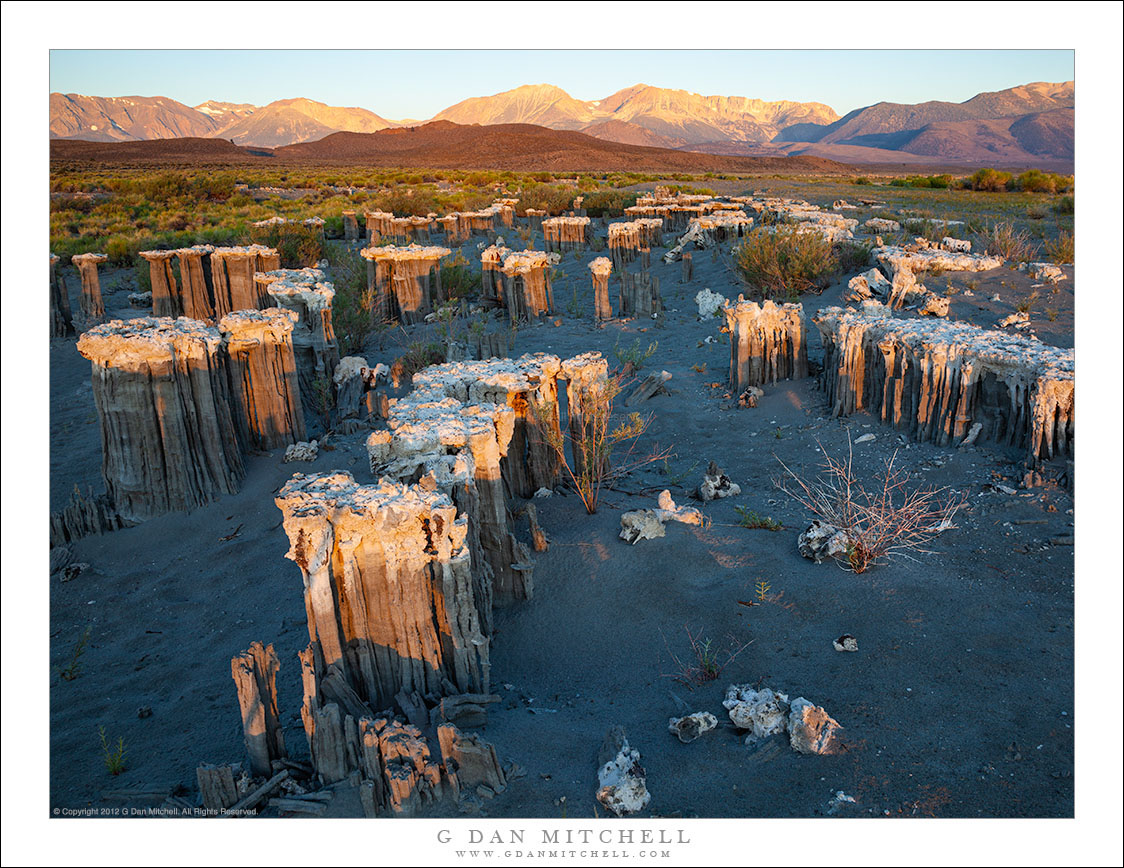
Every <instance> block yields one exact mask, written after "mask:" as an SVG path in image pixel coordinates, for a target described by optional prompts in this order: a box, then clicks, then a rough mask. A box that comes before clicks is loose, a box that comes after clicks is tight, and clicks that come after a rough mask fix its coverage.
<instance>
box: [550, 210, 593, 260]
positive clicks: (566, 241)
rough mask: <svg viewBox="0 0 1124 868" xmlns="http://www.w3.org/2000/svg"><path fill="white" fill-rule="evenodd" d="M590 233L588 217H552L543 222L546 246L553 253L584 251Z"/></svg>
mask: <svg viewBox="0 0 1124 868" xmlns="http://www.w3.org/2000/svg"><path fill="white" fill-rule="evenodd" d="M589 231H590V229H589V218H588V217H550V218H548V219H545V220H543V221H542V232H543V242H544V246H545V247H546V249H547V250H548V251H551V252H556V253H565V252H566V251H568V250H584V249H585V246H586V244H587V243H588V241H589Z"/></svg>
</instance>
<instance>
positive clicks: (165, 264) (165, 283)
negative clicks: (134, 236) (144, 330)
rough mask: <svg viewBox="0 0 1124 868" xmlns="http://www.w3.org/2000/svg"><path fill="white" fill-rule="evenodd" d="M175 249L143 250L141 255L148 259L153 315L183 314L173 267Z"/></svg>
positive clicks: (172, 315) (174, 315)
mask: <svg viewBox="0 0 1124 868" xmlns="http://www.w3.org/2000/svg"><path fill="white" fill-rule="evenodd" d="M175 255H176V251H174V250H142V251H141V252H140V256H141V258H142V259H145V260H147V261H148V276H149V281H150V282H151V284H152V315H153V316H170V317H177V316H182V315H183V310H182V308H181V307H180V293H179V287H178V286H177V285H176V273H175V270H174V269H173V268H172V257H173V256H175Z"/></svg>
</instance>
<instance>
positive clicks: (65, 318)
mask: <svg viewBox="0 0 1124 868" xmlns="http://www.w3.org/2000/svg"><path fill="white" fill-rule="evenodd" d="M58 264H59V258H58V257H57V256H55V254H53V253H52V254H51V286H50V298H51V337H53V338H65V337H69V336H70V335H72V334H74V322H73V319H72V317H71V314H70V294H69V293H68V292H67V290H66V281H65V280H64V279H63V276H62V275H61V274H60V273H59V270H58Z"/></svg>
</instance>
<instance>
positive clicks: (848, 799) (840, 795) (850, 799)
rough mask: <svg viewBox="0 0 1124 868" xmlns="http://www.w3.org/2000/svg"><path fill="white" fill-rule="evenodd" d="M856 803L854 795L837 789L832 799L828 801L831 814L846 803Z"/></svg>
mask: <svg viewBox="0 0 1124 868" xmlns="http://www.w3.org/2000/svg"><path fill="white" fill-rule="evenodd" d="M854 803H855V797H854V796H848V795H847V794H846V793H845V792H843V791H842V790H836V791H835V795H834V796H833V797H832V799H831V801H830V802H828V803H827V812H828V813H829V814H834V813H836V812H837V811H838V810H839V809H840V808H842V807H843V806H844V805H853V804H854Z"/></svg>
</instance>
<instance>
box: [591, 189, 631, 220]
mask: <svg viewBox="0 0 1124 868" xmlns="http://www.w3.org/2000/svg"><path fill="white" fill-rule="evenodd" d="M635 204H636V194H635V193H629V192H627V191H625V190H597V191H594V192H591V193H587V194H586V196H585V201H584V202H582V207H583V208H584V209H585V213H586V214H588V215H589V216H590V217H604V216H606V215H608V216H610V217H620V216H621V215H623V214H624V209H625V208H631V207H632V206H633V205H635Z"/></svg>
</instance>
